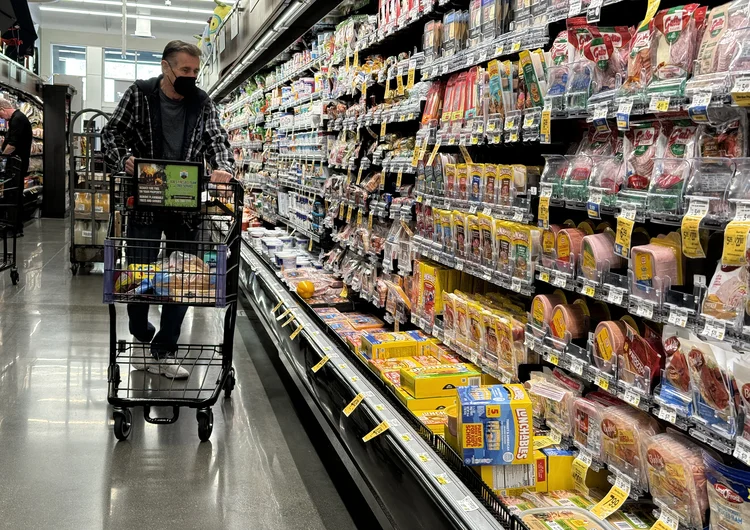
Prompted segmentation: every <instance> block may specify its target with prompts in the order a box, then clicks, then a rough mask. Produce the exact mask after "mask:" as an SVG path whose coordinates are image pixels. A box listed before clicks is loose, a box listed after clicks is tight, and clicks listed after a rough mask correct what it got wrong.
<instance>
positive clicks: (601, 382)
mask: <svg viewBox="0 0 750 530" xmlns="http://www.w3.org/2000/svg"><path fill="white" fill-rule="evenodd" d="M594 384H595V385H596V386H598V387H599V388H601V389H602V390H609V381H607V380H606V379H605V378H604V377H602V376H600V375H597V376H596V377H595V378H594Z"/></svg>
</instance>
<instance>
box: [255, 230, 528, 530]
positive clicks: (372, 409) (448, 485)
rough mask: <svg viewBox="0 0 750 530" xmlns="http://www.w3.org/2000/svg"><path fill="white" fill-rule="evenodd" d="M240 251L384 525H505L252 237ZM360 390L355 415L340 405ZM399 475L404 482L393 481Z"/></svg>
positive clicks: (296, 370)
mask: <svg viewBox="0 0 750 530" xmlns="http://www.w3.org/2000/svg"><path fill="white" fill-rule="evenodd" d="M242 259H243V267H246V268H247V270H249V271H250V272H251V273H252V274H248V275H246V276H247V277H248V278H251V279H250V283H249V284H248V283H245V284H244V285H242V288H243V291H244V292H245V294H246V296H247V297H248V299H249V300H250V302H251V304H252V305H253V309H254V310H255V314H257V315H258V316H259V318H260V320H261V322H262V325H263V327H264V328H265V329H266V332H267V333H268V335H269V337H271V339H272V340H273V341H274V342H275V343H276V345H277V347H278V350H279V355H280V357H281V358H282V359H283V365H284V367H285V368H286V369H287V370H288V371H289V372H290V375H291V376H292V377H293V378H294V380H295V382H296V383H297V385H298V388H299V389H300V391H301V392H302V393H303V395H305V397H306V401H307V402H308V403H309V404H310V405H311V407H312V411H313V415H312V416H313V417H314V418H315V419H316V420H317V421H319V422H323V427H326V428H328V429H330V431H329V432H330V434H331V435H332V436H333V437H334V439H333V440H331V441H333V442H335V443H336V444H337V445H340V446H341V447H342V449H344V451H341V452H340V453H339V454H342V455H344V456H346V457H347V458H350V459H351V460H350V463H351V464H352V465H351V466H347V468H348V469H349V470H350V472H351V471H352V470H357V472H358V473H359V474H360V475H359V477H353V478H354V480H355V482H356V483H357V484H358V485H359V486H360V487H364V485H365V484H366V485H367V486H366V488H367V489H366V490H365V491H363V492H362V493H363V495H364V496H365V498H371V497H377V499H378V504H377V505H374V506H371V508H372V509H373V512H374V513H375V516H376V518H378V519H379V520H380V518H381V517H382V518H383V521H386V522H387V524H385V525H384V527H386V528H394V527H398V528H415V527H416V526H419V525H420V524H421V525H429V526H428V527H434V528H444V527H446V526H451V527H454V528H465V529H467V530H468V529H500V528H503V525H502V524H501V523H500V522H499V521H498V520H497V519H496V518H495V517H494V516H493V515H492V514H491V513H490V512H489V511H488V510H487V509H486V508H485V507H484V506H483V505H482V503H481V502H480V501H479V499H478V498H477V497H475V496H474V492H472V491H471V490H470V489H469V488H468V487H467V486H466V485H465V484H464V483H463V482H462V481H461V480H460V478H459V476H458V475H456V474H455V473H454V471H453V470H452V469H451V466H449V465H448V464H447V463H446V462H444V461H443V460H442V459H441V458H440V456H439V455H438V453H437V452H436V450H435V447H436V446H433V443H436V442H433V441H432V440H433V439H434V437H433V436H432V435H431V433H429V431H428V430H427V429H425V428H424V427H419V424H418V423H417V424H416V425H415V424H414V423H413V421H414V418H410V417H407V416H405V415H404V414H403V413H402V410H401V409H402V408H403V407H398V406H397V405H395V404H394V403H393V401H392V399H393V398H391V397H389V396H387V394H385V392H387V390H385V389H384V383H379V382H378V380H377V378H375V377H374V376H373V375H372V374H371V373H370V372H369V370H367V368H365V367H364V366H363V365H362V364H361V361H358V360H357V358H356V357H355V356H354V354H353V353H351V352H350V351H348V350H347V349H346V348H344V347H342V346H341V345H340V344H339V343H337V342H335V341H334V340H333V339H332V338H331V337H329V335H328V334H327V331H326V330H325V329H323V327H322V324H321V323H320V321H319V320H318V319H316V318H314V317H313V316H312V315H311V314H310V313H309V312H308V311H309V309H308V308H306V307H303V305H302V303H301V302H298V299H297V298H296V297H294V296H293V295H292V294H291V293H290V292H289V291H288V290H287V288H286V287H285V286H284V285H283V284H282V283H281V281H280V279H279V278H278V277H277V276H276V272H275V271H274V270H273V269H271V268H270V267H269V266H268V264H267V263H266V262H265V261H264V260H262V259H261V258H260V257H259V256H258V254H257V253H256V251H255V250H254V249H251V248H250V246H249V245H248V244H244V245H243V247H242ZM242 276H243V274H242V273H241V277H242ZM279 302H281V304H282V308H285V309H280V310H279V312H281V311H285V310H290V311H291V313H292V314H293V315H294V320H295V322H294V323H293V324H292V325H290V326H287V327H282V326H281V322H278V321H276V319H275V318H273V317H272V315H274V313H273V312H272V311H271V309H272V308H273V307H274V306H276V305H277V304H278V303H279ZM299 325H302V326H303V328H302V329H301V332H300V334H299V336H298V337H297V338H296V339H291V338H290V336H291V334H292V332H293V331H294V330H295V329H297V327H298V326H299ZM325 357H327V358H328V359H329V362H327V363H325V364H324V366H323V367H322V368H320V369H318V370H317V371H316V372H314V373H313V371H312V367H313V366H315V365H318V363H319V362H320V361H321V359H323V358H325ZM360 393H361V394H362V395H364V396H365V398H364V400H363V401H362V403H361V404H360V405H359V406H358V407H357V408H356V409H355V410H354V411H353V412H352V413H351V415H349V416H348V417H347V416H345V415H343V414H342V413H341V412H339V411H342V410H343V409H344V407H345V406H346V405H347V404H348V403H349V402H350V401H351V400H352V399H353V398H354V397H355V396H356V395H358V394H360ZM383 421H386V422H388V425H389V429H388V430H387V431H385V432H384V433H382V434H380V435H379V436H377V437H376V438H374V439H372V440H371V441H369V442H363V441H362V437H363V436H364V435H366V434H367V433H368V432H369V431H371V430H372V429H373V428H374V427H375V426H377V425H378V424H380V423H381V422H383ZM413 425H414V426H413ZM415 427H416V428H415ZM417 428H418V429H419V430H416V429H417ZM423 437H424V438H423ZM396 477H398V478H396ZM394 483H399V484H401V485H402V487H400V488H393V484H394ZM403 488H408V489H409V491H410V492H411V495H412V497H411V498H410V502H409V503H408V507H407V506H406V505H404V503H403V499H402V495H403V493H402V492H403ZM373 500H374V499H373ZM508 518H509V517H508ZM509 519H510V518H509ZM514 521H515V520H514Z"/></svg>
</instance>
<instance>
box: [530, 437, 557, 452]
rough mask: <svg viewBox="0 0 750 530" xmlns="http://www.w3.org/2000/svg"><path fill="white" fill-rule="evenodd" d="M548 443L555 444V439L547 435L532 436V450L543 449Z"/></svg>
mask: <svg viewBox="0 0 750 530" xmlns="http://www.w3.org/2000/svg"><path fill="white" fill-rule="evenodd" d="M550 445H555V441H554V440H553V439H552V438H550V437H549V436H534V450H537V449H544V448H545V447H549V446H550Z"/></svg>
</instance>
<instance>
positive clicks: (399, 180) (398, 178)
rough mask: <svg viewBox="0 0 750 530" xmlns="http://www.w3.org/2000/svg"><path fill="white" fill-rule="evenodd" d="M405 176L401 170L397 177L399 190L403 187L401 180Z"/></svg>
mask: <svg viewBox="0 0 750 530" xmlns="http://www.w3.org/2000/svg"><path fill="white" fill-rule="evenodd" d="M403 176H404V170H403V169H399V170H398V174H397V175H396V187H397V188H400V187H401V179H402V178H403Z"/></svg>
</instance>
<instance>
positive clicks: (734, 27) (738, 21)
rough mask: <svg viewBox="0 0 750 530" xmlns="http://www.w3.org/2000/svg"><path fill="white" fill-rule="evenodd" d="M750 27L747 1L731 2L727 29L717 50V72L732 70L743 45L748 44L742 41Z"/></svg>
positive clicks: (728, 10) (749, 10) (728, 9)
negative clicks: (733, 62) (743, 35)
mask: <svg viewBox="0 0 750 530" xmlns="http://www.w3.org/2000/svg"><path fill="white" fill-rule="evenodd" d="M748 25H750V9H748V4H747V0H737V1H735V2H731V3H730V4H729V7H728V8H727V19H726V26H727V27H726V30H725V31H724V34H723V35H722V36H721V40H720V41H719V45H718V46H717V49H716V56H717V57H718V65H717V67H716V71H717V72H726V71H728V70H731V68H732V67H731V64H732V61H734V59H735V58H736V57H737V56H738V54H740V53H741V52H740V50H741V48H742V45H743V44H746V42H743V40H742V34H743V33H745V30H746V28H747V26H748Z"/></svg>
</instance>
